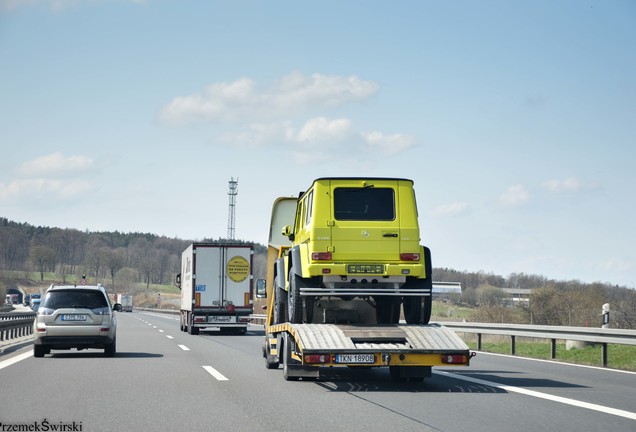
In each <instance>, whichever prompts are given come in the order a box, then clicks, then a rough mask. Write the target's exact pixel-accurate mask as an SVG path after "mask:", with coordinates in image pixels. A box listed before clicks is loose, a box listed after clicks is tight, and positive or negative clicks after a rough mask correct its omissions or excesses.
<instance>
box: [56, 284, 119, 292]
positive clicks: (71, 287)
mask: <svg viewBox="0 0 636 432" xmlns="http://www.w3.org/2000/svg"><path fill="white" fill-rule="evenodd" d="M77 289H79V290H89V291H100V292H103V293H105V292H106V290H104V287H103V286H102V285H55V284H52V285H51V286H50V287H49V289H47V290H46V292H49V291H61V290H77Z"/></svg>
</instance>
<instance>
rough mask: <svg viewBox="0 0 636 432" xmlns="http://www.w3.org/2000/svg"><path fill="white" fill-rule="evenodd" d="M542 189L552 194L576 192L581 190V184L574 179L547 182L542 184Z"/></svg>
mask: <svg viewBox="0 0 636 432" xmlns="http://www.w3.org/2000/svg"><path fill="white" fill-rule="evenodd" d="M543 187H544V188H546V189H547V190H549V191H550V192H553V193H561V192H577V191H579V190H581V188H582V185H581V182H580V181H579V180H578V179H576V178H569V179H565V180H548V181H545V182H543Z"/></svg>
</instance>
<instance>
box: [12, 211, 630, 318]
mask: <svg viewBox="0 0 636 432" xmlns="http://www.w3.org/2000/svg"><path fill="white" fill-rule="evenodd" d="M202 241H203V242H228V240H224V239H203V240H202ZM232 241H233V242H235V243H239V244H245V243H252V242H248V241H244V240H232ZM191 242H192V241H191V240H184V239H177V238H167V237H165V236H158V235H155V234H150V233H139V232H136V233H121V232H118V231H114V232H90V231H80V230H77V229H72V228H63V229H62V228H52V227H41V226H33V225H30V224H28V223H18V222H14V221H10V220H8V219H6V218H0V271H6V272H11V274H15V272H37V273H39V274H40V275H41V278H43V277H44V273H53V274H55V278H56V279H57V280H59V282H60V283H74V282H78V281H79V279H80V278H81V276H82V275H84V274H85V275H87V277H88V278H89V280H92V281H98V282H100V283H102V284H104V285H105V286H107V287H109V288H111V289H113V290H119V291H120V292H121V291H122V290H126V289H129V287H131V286H133V285H138V284H145V286H146V287H148V286H149V285H150V284H158V285H172V284H173V283H174V278H175V275H176V274H177V273H179V271H180V267H181V253H182V252H183V250H184V249H185V248H186V247H187V246H188V245H189V244H190V243H191ZM252 244H254V249H255V255H254V260H253V274H254V277H256V278H264V277H265V276H266V263H267V247H266V246H264V245H261V244H257V243H252ZM433 280H434V281H438V282H460V283H461V284H462V296H461V298H458V299H454V301H456V302H458V303H463V304H466V305H468V306H471V307H479V308H480V311H479V312H480V314H481V316H480V319H481V320H482V321H484V322H487V321H507V322H516V321H520V320H521V321H527V322H533V323H535V324H552V325H586V324H589V325H597V324H598V322H599V321H600V310H601V306H602V305H603V304H604V303H610V304H611V305H612V316H613V319H612V323H613V326H615V327H624V328H636V290H633V289H628V288H627V287H620V286H616V285H611V284H608V283H600V282H596V283H591V284H590V283H583V282H580V281H578V280H569V281H558V280H553V279H549V278H547V277H545V276H540V275H529V274H525V273H513V274H510V275H508V276H500V275H495V274H492V273H486V272H483V271H476V272H475V271H461V270H455V269H449V268H434V269H433ZM503 288H517V289H527V290H533V293H532V295H531V297H530V302H529V304H522V305H517V306H515V307H511V306H510V304H507V303H506V301H505V300H506V294H505V293H504V291H503V290H502V289H503ZM0 294H3V293H0Z"/></svg>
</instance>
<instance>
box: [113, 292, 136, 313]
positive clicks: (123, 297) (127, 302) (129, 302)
mask: <svg viewBox="0 0 636 432" xmlns="http://www.w3.org/2000/svg"><path fill="white" fill-rule="evenodd" d="M115 303H119V304H121V311H122V312H132V311H133V296H132V295H130V294H116V298H115Z"/></svg>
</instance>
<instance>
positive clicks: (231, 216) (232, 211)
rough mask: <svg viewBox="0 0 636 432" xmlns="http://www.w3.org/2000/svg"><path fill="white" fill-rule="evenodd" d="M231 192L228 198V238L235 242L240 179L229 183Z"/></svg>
mask: <svg viewBox="0 0 636 432" xmlns="http://www.w3.org/2000/svg"><path fill="white" fill-rule="evenodd" d="M229 185H230V191H229V192H228V196H229V197H230V207H229V211H228V215H227V238H228V239H229V240H234V234H235V219H236V196H237V195H238V178H237V179H236V180H234V177H232V178H231V179H230V181H229Z"/></svg>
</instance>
